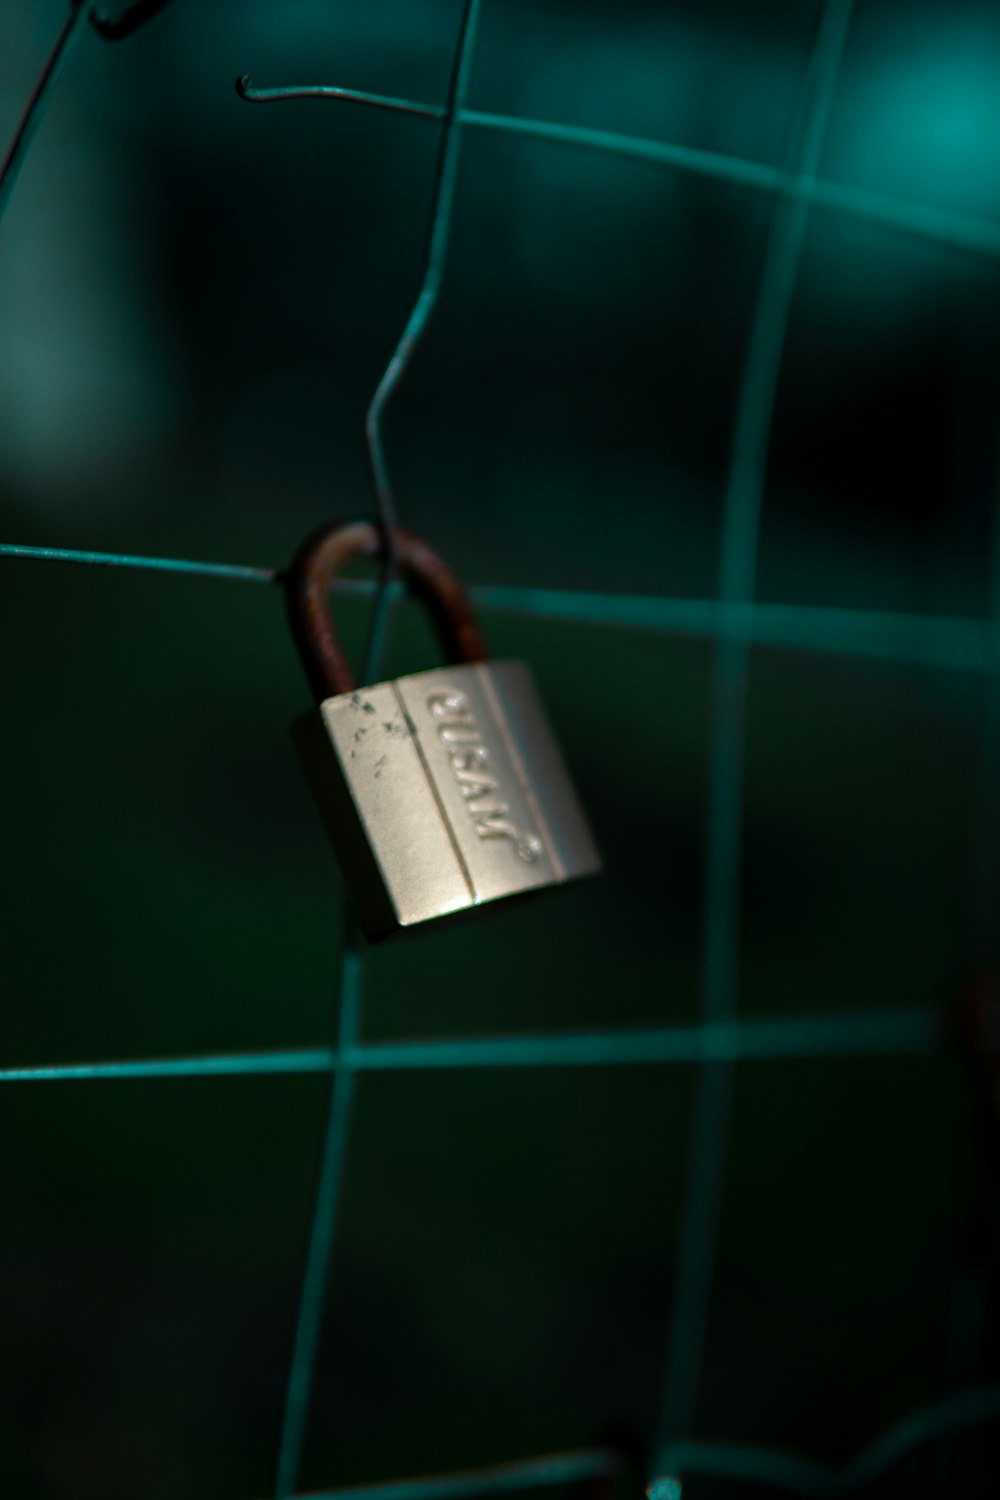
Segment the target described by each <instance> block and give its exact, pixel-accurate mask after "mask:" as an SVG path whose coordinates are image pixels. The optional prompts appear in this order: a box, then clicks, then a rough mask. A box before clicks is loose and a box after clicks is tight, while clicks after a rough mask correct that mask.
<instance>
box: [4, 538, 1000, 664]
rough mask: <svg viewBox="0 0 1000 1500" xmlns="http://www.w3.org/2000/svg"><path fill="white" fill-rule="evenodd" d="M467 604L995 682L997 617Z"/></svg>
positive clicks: (71, 553) (204, 566)
mask: <svg viewBox="0 0 1000 1500" xmlns="http://www.w3.org/2000/svg"><path fill="white" fill-rule="evenodd" d="M0 557H6V558H10V559H17V558H20V559H24V560H28V561H34V562H60V563H77V564H82V565H83V566H86V567H97V568H126V569H138V570H140V571H146V572H152V573H164V574H169V575H174V576H179V577H186V578H209V579H218V580H220V581H228V582H234V583H268V584H280V583H281V582H282V577H283V574H282V572H281V570H280V569H278V568H260V567H251V566H244V565H242V564H238V563H213V562H189V561H185V560H182V559H179V558H168V557H143V556H138V555H135V554H130V553H124V552H89V551H77V550H75V549H73V548H68V547H32V546H26V545H22V544H20V543H17V542H4V543H0ZM376 587H377V585H376V584H374V583H371V582H368V581H366V580H362V579H337V580H336V581H335V583H334V590H335V591H336V592H337V593H339V594H342V595H344V596H356V597H357V598H365V599H367V598H370V597H371V595H372V594H373V592H374V591H375V588H376ZM403 592H404V589H403V585H401V584H398V583H397V584H394V585H393V586H392V590H391V594H392V597H393V598H395V599H399V598H401V597H402V595H403ZM469 594H470V597H471V598H472V601H473V603H474V604H475V605H476V607H477V609H479V610H481V611H482V612H483V613H484V614H489V613H493V614H508V615H518V616H523V617H524V618H526V619H533V620H551V621H552V622H553V623H556V624H564V625H596V626H607V627H612V628H622V629H630V630H644V631H649V632H650V633H651V634H663V635H676V636H689V637H694V638H696V639H706V640H717V639H719V638H721V637H724V636H734V637H738V638H739V639H749V640H750V641H752V643H753V644H754V645H757V646H773V647H787V648H789V649H793V650H800V651H811V652H819V653H822V654H829V655H834V656H847V657H870V658H872V659H873V660H875V661H886V662H899V663H901V664H911V665H913V666H925V667H938V668H942V669H945V670H949V671H955V672H969V673H979V674H995V675H998V676H1000V617H998V618H993V619H973V618H970V619H963V618H961V617H959V616H946V615H909V614H898V613H895V612H892V611H880V610H857V609H839V608H836V607H832V606H831V607H823V606H814V605H804V604H767V603H759V602H752V603H751V602H740V601H730V602H726V601H724V600H721V599H684V598H669V597H661V596H657V595H648V594H647V595H643V594H611V593H586V592H581V591H579V590H573V589H550V588H534V587H525V588H516V587H510V586H508V585H501V584H480V585H473V586H472V587H471V588H470V589H469Z"/></svg>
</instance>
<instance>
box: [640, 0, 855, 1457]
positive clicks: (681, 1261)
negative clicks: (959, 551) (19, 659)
mask: <svg viewBox="0 0 1000 1500" xmlns="http://www.w3.org/2000/svg"><path fill="white" fill-rule="evenodd" d="M851 10H852V0H826V4H825V7H824V10H823V12H822V15H821V17H820V21H819V27H818V31H817V37H816V42H815V45H814V48H813V53H812V58H811V61H810V65H809V69H808V72H807V75H806V79H805V83H804V88H803V99H802V104H801V107H800V115H799V119H798V122H797V126H796V129H795V131H794V133H793V144H792V153H791V154H792V158H793V160H792V174H793V176H794V177H795V178H797V179H799V180H802V179H808V178H811V177H813V176H814V175H815V172H816V169H817V166H818V163H819V156H820V152H821V149H822V145H823V140H824V137H825V133H826V127H827V122H828V120H829V115H830V109H831V106H832V102H833V95H834V90H835V87H836V81H837V77H838V75H839V71H840V65H841V60H842V57H843V52H844V46H845V43H846V39H847V31H848V26H849V24H850V17H851ZM807 214H808V207H807V205H806V203H805V202H804V201H797V200H795V199H794V198H792V199H789V200H788V201H783V200H780V199H779V200H778V202H777V204H776V206H775V212H774V218H773V220H772V225H771V231H770V235H769V240H768V246H767V250H766V253H765V261H764V269H763V275H762V278H761V285H760V291H759V294H758V300H757V307H756V311H755V314H754V318H753V324H752V327H751V331H750V344H749V350H748V354H747V360H746V364H745V367H744V371H743V382H742V387H741V392H740V398H739V403H738V407H737V414H736V425H735V433H734V439H733V454H732V460H731V464H730V471H729V482H728V486H727V491H726V498H725V505H724V511H723V530H722V556H721V563H720V577H719V595H720V598H721V601H722V602H723V604H746V605H748V606H752V603H753V595H754V583H755V577H756V570H757V550H758V540H759V533H760V517H761V506H762V499H763V490H764V477H765V471H766V467H767V452H768V446H769V442H770V435H771V429H772V425H773V419H774V408H775V401H776V396H777V386H778V378H779V374H780V371H781V363H782V357H783V353H784V345H785V335H786V330H787V327H788V319H789V314H790V311H791V305H792V297H793V293H794V289H795V282H796V277H797V273H798V267H799V262H800V259H801V255H802V245H803V240H804V236H805V228H806V218H807ZM746 618H747V622H748V624H749V623H750V621H751V619H752V608H748V610H747V615H746ZM751 640H752V629H748V630H746V631H745V632H733V633H732V634H731V635H729V636H726V637H725V638H723V639H721V640H720V641H719V643H718V645H717V647H716V655H715V668H714V675H713V702H712V723H711V738H710V773H709V777H710V779H709V808H708V829H707V859H706V888H705V927H704V949H703V977H702V1016H703V1018H704V1019H705V1020H706V1021H713V1022H720V1021H729V1020H731V1019H732V1018H733V1017H734V1016H735V1014H736V1008H737V1000H738V990H739V976H738V966H739V942H740V933H739V909H740V880H741V868H740V866H741V852H742V831H743V772H744V758H745V741H746V724H745V721H746V700H747V686H748V678H749V667H750V649H751ZM732 1084H733V1063H732V1060H731V1059H726V1058H720V1059H718V1060H713V1061H708V1062H705V1063H703V1064H702V1065H701V1067H700V1070H699V1078H698V1087H697V1095H696V1101H695V1112H694V1121H693V1127H692V1140H691V1146H690V1150H689V1157H688V1169H687V1185H686V1189H685V1201H684V1216H683V1220H682V1225H681V1239H680V1246H679V1250H678V1267H677V1274H676V1281H675V1288H674V1298H673V1305H672V1314H671V1325H670V1335H669V1341H668V1345H667V1357H666V1370H665V1376H664V1386H663V1396H662V1405H661V1412H660V1428H659V1433H658V1443H657V1452H658V1457H657V1459H656V1467H657V1468H658V1469H660V1470H662V1469H665V1468H669V1466H670V1464H669V1451H668V1449H669V1445H670V1444H671V1443H672V1442H675V1441H677V1440H680V1439H682V1438H685V1437H687V1436H688V1435H689V1434H690V1432H691V1429H692V1425H693V1422H694V1416H695V1405H696V1401H697V1393H698V1386H699V1382H700V1377H701V1366H702V1361H703V1357H704V1343H705V1332H706V1324H707V1317H708V1301H709V1295H710V1289H711V1281H712V1274H713V1268H714V1260H715V1244H716V1240H717V1237H718V1224H719V1215H720V1212H721V1204H722V1187H723V1180H724V1177H725V1163H726V1154H727V1135H728V1129H729V1115H730V1108H731V1101H732Z"/></svg>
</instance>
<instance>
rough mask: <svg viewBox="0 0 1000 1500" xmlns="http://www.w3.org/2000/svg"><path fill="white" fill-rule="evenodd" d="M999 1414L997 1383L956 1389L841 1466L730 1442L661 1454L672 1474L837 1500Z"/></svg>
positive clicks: (695, 1445) (685, 1444)
mask: <svg viewBox="0 0 1000 1500" xmlns="http://www.w3.org/2000/svg"><path fill="white" fill-rule="evenodd" d="M997 1417H1000V1385H988V1386H980V1387H975V1388H973V1389H970V1390H965V1391H959V1392H957V1393H956V1394H955V1395H954V1396H949V1397H946V1398H945V1399H944V1400H943V1401H938V1402H935V1403H933V1404H932V1405H929V1406H924V1407H921V1408H920V1409H919V1410H918V1411H915V1412H911V1413H910V1415H909V1416H907V1417H905V1418H904V1419H903V1420H902V1421H901V1422H897V1423H896V1424H895V1425H894V1426H893V1427H891V1428H890V1429H889V1431H888V1432H886V1433H885V1434H883V1436H882V1437H880V1438H878V1439H877V1440H876V1441H875V1442H874V1443H872V1444H871V1445H870V1446H869V1447H867V1448H865V1449H864V1450H863V1451H862V1452H861V1453H860V1454H859V1455H858V1456H857V1458H855V1459H853V1460H852V1461H851V1463H849V1464H847V1465H846V1467H844V1468H842V1469H828V1468H825V1467H824V1466H823V1465H822V1464H817V1463H812V1462H810V1461H809V1460H808V1459H804V1458H797V1457H795V1456H794V1455H792V1454H786V1453H780V1452H776V1451H773V1450H770V1449H767V1448H744V1447H740V1446H738V1445H735V1444H729V1443H719V1444H714V1443H689V1442H682V1443H677V1444H675V1445H672V1446H671V1447H670V1448H669V1449H668V1450H667V1451H666V1452H665V1453H664V1454H663V1458H664V1460H665V1467H668V1468H672V1469H673V1470H674V1471H675V1472H676V1471H678V1470H680V1471H683V1472H684V1473H687V1474H705V1475H711V1476H713V1477H716V1478H720V1479H737V1480H742V1481H744V1482H745V1483H748V1484H762V1485H768V1486H773V1487H774V1488H776V1489H781V1490H787V1491H790V1492H791V1493H792V1494H795V1495H802V1496H804V1497H805V1500H838V1497H839V1496H841V1495H849V1494H851V1493H852V1492H853V1491H855V1490H859V1489H862V1488H863V1487H864V1486H865V1485H868V1484H870V1483H871V1482H872V1480H874V1479H877V1478H878V1477H879V1475H881V1474H884V1473H886V1472H887V1471H888V1470H889V1469H891V1468H893V1467H894V1465H896V1464H897V1463H899V1461H900V1460H901V1459H903V1458H905V1457H906V1456H907V1455H908V1454H910V1453H912V1452H914V1450H916V1449H918V1448H921V1447H923V1446H925V1445H926V1444H927V1443H931V1442H934V1441H935V1440H937V1439H940V1438H943V1437H948V1436H950V1435H951V1434H952V1433H956V1432H960V1431H962V1430H963V1429H966V1428H969V1427H975V1426H979V1425H980V1424H982V1423H985V1422H991V1421H994V1420H995V1419H996V1418H997Z"/></svg>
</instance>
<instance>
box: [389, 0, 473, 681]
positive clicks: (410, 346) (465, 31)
mask: <svg viewBox="0 0 1000 1500" xmlns="http://www.w3.org/2000/svg"><path fill="white" fill-rule="evenodd" d="M478 21H479V0H464V3H463V7H462V17H461V21H460V24H459V32H458V41H457V44H456V47H455V56H454V62H453V65H452V72H451V79H450V82H449V85H448V97H447V104H446V106H445V112H444V125H443V128H442V132H441V147H440V150H439V152H438V161H437V170H436V173H435V179H434V189H433V194H432V199H431V216H430V227H429V230H428V235H427V249H426V252H425V256H424V274H423V282H422V285H421V287H420V291H419V293H418V294H417V300H416V302H415V303H414V304H413V308H412V310H411V312H410V315H409V317H408V318H407V320H406V325H405V327H404V328H403V332H402V333H401V334H400V337H399V342H398V343H397V345H396V347H395V349H394V350H393V352H392V355H391V357H390V359H389V362H388V364H387V365H386V367H385V370H384V372H383V374H382V378H381V380H380V381H379V383H378V385H377V387H376V389H375V394H374V395H373V396H372V399H371V403H370V404H369V407H368V411H367V413H366V415H365V440H366V444H367V449H368V460H369V468H370V471H371V481H372V490H373V493H374V497H375V508H376V511H377V512H378V515H379V519H380V521H381V523H382V528H383V535H384V536H385V537H386V541H387V546H386V552H385V560H384V563H383V567H382V570H381V574H380V579H379V585H380V586H379V588H378V589H377V590H376V593H375V604H374V607H373V609H372V613H371V623H370V627H369V632H368V640H367V643H366V646H365V654H364V663H365V664H364V670H363V673H362V681H363V682H371V681H373V680H374V678H375V676H376V675H377V673H378V667H379V663H380V661H381V659H382V656H383V653H384V651H385V646H386V641H387V637H388V630H389V610H390V595H389V588H388V585H389V584H390V583H391V582H392V580H393V577H394V575H395V566H396V556H395V547H394V545H393V544H392V532H393V531H394V529H395V526H396V500H395V496H394V494H393V489H392V481H391V479H390V476H389V468H388V464H387V463H386V457H385V446H384V444H383V441H382V419H383V417H384V415H385V412H386V408H387V407H388V405H389V402H390V401H391V400H392V397H393V395H394V393H395V391H396V389H397V388H398V386H399V382H400V380H401V379H402V378H403V375H404V374H405V373H406V370H407V369H408V368H409V365H410V362H411V360H412V358H413V355H414V352H415V350H416V347H417V345H418V343H419V342H420V340H421V338H422V337H423V335H424V333H425V331H426V329H427V324H428V322H429V321H430V317H431V314H432V313H433V311H434V308H435V307H436V306H437V301H438V296H439V294H440V291H441V281H442V278H443V276H444V266H445V258H446V256H447V252H448V242H449V240H450V238H451V226H452V221H453V218H454V208H455V189H456V186H457V184H458V163H459V151H460V148H461V139H462V128H461V118H460V117H461V111H462V107H463V105H464V103H465V96H466V93H467V92H468V87H469V75H470V73H471V71H472V58H473V53H474V49H475V43H476V28H477V24H478Z"/></svg>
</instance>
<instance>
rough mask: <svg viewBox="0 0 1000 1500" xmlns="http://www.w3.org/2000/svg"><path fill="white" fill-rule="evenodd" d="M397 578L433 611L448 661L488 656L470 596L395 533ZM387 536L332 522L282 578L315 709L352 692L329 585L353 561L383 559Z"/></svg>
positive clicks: (411, 540) (410, 537)
mask: <svg viewBox="0 0 1000 1500" xmlns="http://www.w3.org/2000/svg"><path fill="white" fill-rule="evenodd" d="M393 541H394V543H395V550H396V556H397V559H398V563H399V572H400V576H401V577H402V579H403V581H404V582H405V584H406V586H407V588H408V589H409V590H410V592H411V593H413V594H415V595H416V597H417V598H418V599H420V600H421V601H422V602H423V603H424V604H425V605H426V606H427V608H428V609H429V610H430V613H431V618H432V619H433V621H434V625H435V629H436V630H437V633H438V636H439V638H440V641H441V645H442V648H443V650H444V654H445V656H446V658H447V660H448V661H450V662H479V661H485V660H486V659H487V657H488V654H489V653H488V652H487V650H486V643H485V641H484V640H483V636H482V632H481V631H480V629H479V623H478V621H477V620H476V617H475V614H474V613H473V609H472V604H471V602H470V600H469V596H468V594H467V593H466V592H465V589H464V588H463V587H462V585H461V584H460V583H459V581H458V579H457V578H456V577H455V575H454V573H452V571H451V569H450V568H449V567H448V565H447V564H446V563H445V562H444V561H443V560H442V559H441V558H440V557H438V555H437V553H436V552H433V551H432V550H431V548H430V547H428V545H427V543H426V542H425V541H423V540H422V539H421V538H420V537H418V536H415V535H414V534H413V532H412V531H402V530H396V531H395V532H393ZM383 550H384V549H383V545H382V536H381V533H380V532H379V530H378V527H376V526H374V525H373V524H372V523H371V522H370V521H334V522H332V523H328V524H327V525H325V526H321V527H320V528H319V529H318V530H317V531H314V532H313V533H312V534H311V535H310V536H308V537H306V539H305V541H304V542H303V543H302V545H301V547H300V548H299V550H298V551H297V552H296V554H295V556H294V558H293V559H292V562H291V566H290V567H289V569H288V572H287V574H286V578H285V598H286V603H287V607H288V619H289V623H290V625H291V628H292V635H293V636H294V638H295V644H296V646H297V647H298V650H299V655H300V656H301V658H302V664H303V666H304V667H305V670H306V676H307V677H308V678H309V685H310V687H311V688H312V690H313V693H314V694H315V697H316V701H317V703H322V702H323V701H324V700H325V699H327V698H333V697H337V696H338V695H339V694H340V693H350V692H353V690H354V688H355V687H356V683H355V680H354V673H353V672H352V670H351V666H350V663H349V662H348V660H347V656H346V655H345V653H344V648H343V646H342V645H341V643H340V640H339V639H338V636H337V631H336V628H335V626H334V623H333V616H332V614H331V612H330V585H331V583H332V582H333V579H334V577H335V576H336V574H337V573H338V572H339V570H340V569H341V568H342V567H343V566H344V564H345V563H347V562H349V561H350V560H351V559H352V558H355V557H373V558H377V557H379V556H381V554H382V552H383Z"/></svg>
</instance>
